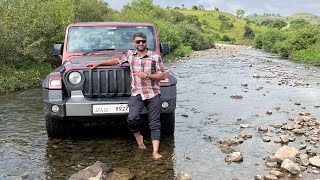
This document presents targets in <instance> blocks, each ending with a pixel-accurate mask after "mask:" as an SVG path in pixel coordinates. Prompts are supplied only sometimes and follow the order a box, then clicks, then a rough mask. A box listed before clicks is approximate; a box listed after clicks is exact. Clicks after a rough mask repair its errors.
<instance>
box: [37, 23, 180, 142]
mask: <svg viewBox="0 0 320 180" xmlns="http://www.w3.org/2000/svg"><path fill="white" fill-rule="evenodd" d="M136 32H143V33H145V34H146V35H147V39H148V41H147V47H148V49H150V50H152V51H154V52H155V53H158V54H159V55H161V57H163V56H165V55H166V54H168V53H169V45H168V44H165V43H159V39H158V34H157V30H156V28H155V26H154V25H152V24H149V23H131V22H130V23H129V22H88V23H76V24H71V25H69V26H68V27H67V28H66V34H65V39H64V43H63V44H55V45H54V46H53V55H54V56H55V57H57V58H59V59H61V62H62V63H61V66H60V67H58V68H56V69H55V70H54V71H53V72H51V73H50V74H49V75H47V76H46V78H45V79H44V80H43V82H42V88H43V101H44V114H45V119H46V131H47V134H48V137H50V138H68V137H69V136H70V133H71V130H72V128H73V127H74V124H75V123H88V124H90V123H93V122H95V121H100V122H101V121H102V122H104V123H105V124H108V125H110V126H111V127H113V126H119V125H123V124H125V123H126V118H127V115H128V112H129V108H128V100H129V97H130V95H131V76H130V68H129V64H123V65H113V66H99V67H97V68H95V69H91V68H90V67H86V64H87V63H88V62H99V61H103V60H106V59H110V58H114V57H121V56H122V55H123V54H124V53H126V52H127V51H128V50H129V49H134V48H135V47H134V45H133V44H132V41H133V35H134V34H135V33H136ZM176 84H177V79H176V77H175V76H174V75H173V74H172V73H171V72H169V71H167V72H166V79H165V80H161V81H160V88H161V107H162V112H161V131H162V132H163V133H164V134H167V135H172V134H173V133H174V128H175V108H176ZM141 116H142V117H146V118H147V110H146V107H145V108H144V110H143V111H142V113H141Z"/></svg>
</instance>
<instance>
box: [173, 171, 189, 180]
mask: <svg viewBox="0 0 320 180" xmlns="http://www.w3.org/2000/svg"><path fill="white" fill-rule="evenodd" d="M176 180H191V177H190V176H189V175H188V174H187V173H185V172H179V173H178V175H177V177H176Z"/></svg>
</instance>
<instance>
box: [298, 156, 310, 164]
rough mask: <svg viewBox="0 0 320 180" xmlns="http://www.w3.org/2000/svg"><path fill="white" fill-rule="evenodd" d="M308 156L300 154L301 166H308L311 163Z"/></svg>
mask: <svg viewBox="0 0 320 180" xmlns="http://www.w3.org/2000/svg"><path fill="white" fill-rule="evenodd" d="M308 158H309V157H308V155H307V154H300V164H301V165H302V166H308V165H309V163H310V161H309V160H308Z"/></svg>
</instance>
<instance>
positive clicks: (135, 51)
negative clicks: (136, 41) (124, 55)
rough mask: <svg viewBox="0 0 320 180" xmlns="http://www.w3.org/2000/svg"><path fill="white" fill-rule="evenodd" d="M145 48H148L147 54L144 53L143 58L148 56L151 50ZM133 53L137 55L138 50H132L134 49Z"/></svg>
mask: <svg viewBox="0 0 320 180" xmlns="http://www.w3.org/2000/svg"><path fill="white" fill-rule="evenodd" d="M147 50H148V52H147V54H146V55H145V56H143V58H146V57H150V55H151V53H152V51H151V50H149V49H147ZM133 54H134V55H137V54H138V51H137V50H134V51H133Z"/></svg>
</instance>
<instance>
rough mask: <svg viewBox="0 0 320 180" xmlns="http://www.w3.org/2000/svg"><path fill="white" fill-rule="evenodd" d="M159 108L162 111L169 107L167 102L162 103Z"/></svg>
mask: <svg viewBox="0 0 320 180" xmlns="http://www.w3.org/2000/svg"><path fill="white" fill-rule="evenodd" d="M161 106H162V108H163V109H167V108H168V107H169V103H168V102H167V101H163V102H162V104H161Z"/></svg>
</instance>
